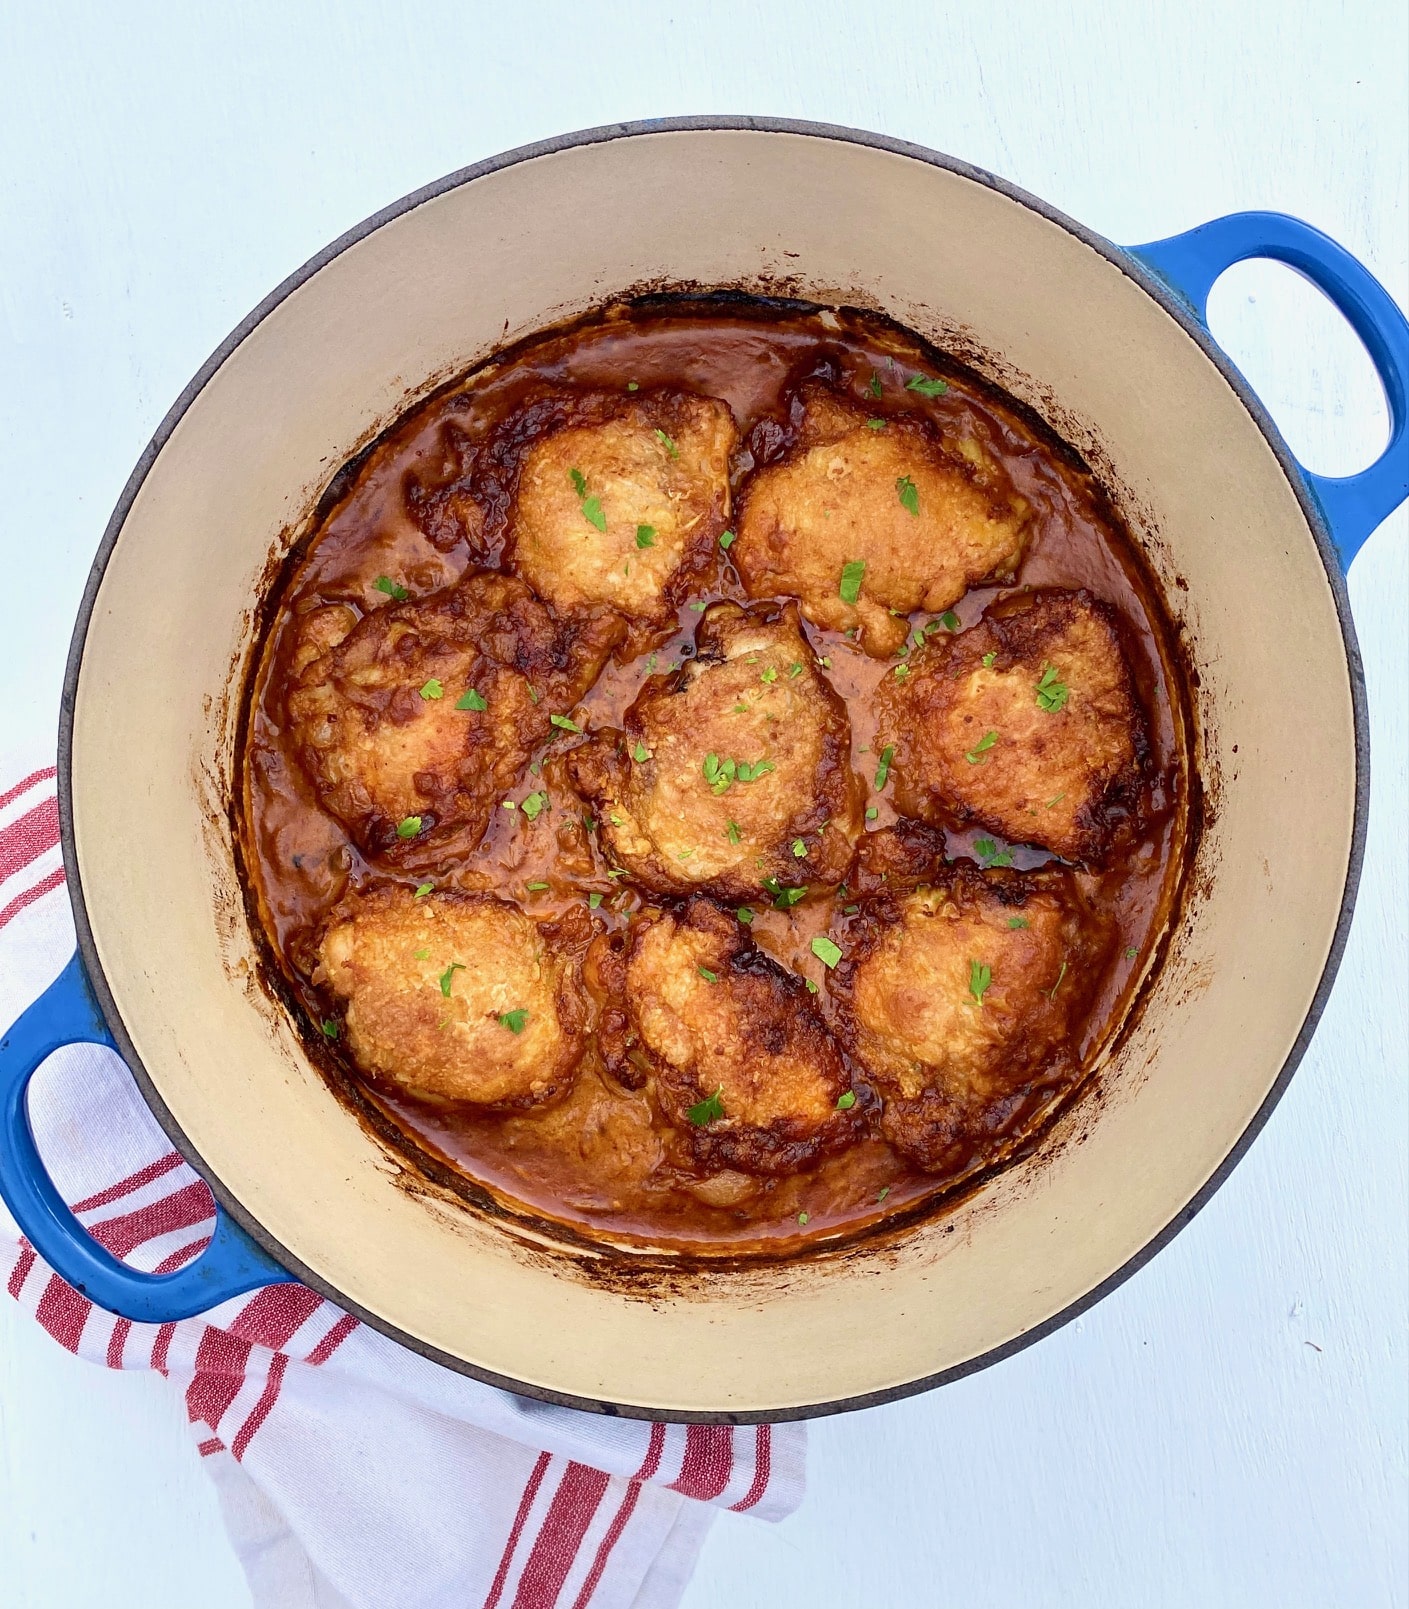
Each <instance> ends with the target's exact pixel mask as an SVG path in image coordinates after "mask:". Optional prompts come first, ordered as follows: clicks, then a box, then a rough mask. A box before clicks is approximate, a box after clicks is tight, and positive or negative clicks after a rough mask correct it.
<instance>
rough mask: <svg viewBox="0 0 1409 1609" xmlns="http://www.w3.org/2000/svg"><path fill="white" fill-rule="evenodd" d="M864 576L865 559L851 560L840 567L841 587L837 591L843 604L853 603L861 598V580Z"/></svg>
mask: <svg viewBox="0 0 1409 1609" xmlns="http://www.w3.org/2000/svg"><path fill="white" fill-rule="evenodd" d="M865 574H866V561H865V559H851V560H849V561H848V562H847V563H846V564H844V565H842V567H841V585H840V587H839V588H838V589H837V590H838V592H839V593H840V595H841V601H842V602H843V603H855V602H856V600H857V599H858V598H859V597H860V596H861V580H862V577H863V576H864V575H865Z"/></svg>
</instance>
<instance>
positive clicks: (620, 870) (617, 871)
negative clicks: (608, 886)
mask: <svg viewBox="0 0 1409 1609" xmlns="http://www.w3.org/2000/svg"><path fill="white" fill-rule="evenodd" d="M607 876H608V877H612V878H616V877H625V876H626V868H625V867H624V866H611V867H609V868H608V869H607Z"/></svg>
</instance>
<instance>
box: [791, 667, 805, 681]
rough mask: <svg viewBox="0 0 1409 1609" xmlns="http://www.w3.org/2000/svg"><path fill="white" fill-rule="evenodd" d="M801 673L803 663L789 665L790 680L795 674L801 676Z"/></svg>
mask: <svg viewBox="0 0 1409 1609" xmlns="http://www.w3.org/2000/svg"><path fill="white" fill-rule="evenodd" d="M801 675H802V666H801V665H789V666H788V678H789V680H791V679H792V678H793V677H794V676H801Z"/></svg>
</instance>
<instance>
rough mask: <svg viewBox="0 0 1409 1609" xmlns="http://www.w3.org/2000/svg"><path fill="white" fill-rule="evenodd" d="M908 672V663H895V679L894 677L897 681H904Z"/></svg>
mask: <svg viewBox="0 0 1409 1609" xmlns="http://www.w3.org/2000/svg"><path fill="white" fill-rule="evenodd" d="M909 674H910V667H909V666H908V665H897V666H896V667H895V679H896V681H898V682H900V681H904V680H905V678H906V677H907V676H908V675H909Z"/></svg>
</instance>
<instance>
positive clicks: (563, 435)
mask: <svg viewBox="0 0 1409 1609" xmlns="http://www.w3.org/2000/svg"><path fill="white" fill-rule="evenodd" d="M738 439H739V438H738V428H737V426H736V425H735V423H734V416H733V414H732V413H731V412H730V410H729V407H728V404H727V403H723V402H720V401H718V400H717V399H715V398H713V397H701V396H696V395H694V394H693V393H692V392H688V391H679V390H672V389H666V388H660V389H652V390H649V391H641V392H637V393H617V392H602V391H585V392H567V391H563V392H553V393H550V394H548V395H545V396H540V397H538V398H535V399H534V400H533V401H532V402H529V403H527V404H525V405H524V406H523V407H521V408H519V409H518V410H517V411H516V412H515V413H513V414H512V415H510V417H509V418H508V419H507V420H505V422H504V424H503V425H502V426H501V427H500V428H499V429H498V430H497V431H496V432H495V433H494V435H493V437H492V438H491V439H490V440H489V441H488V442H487V443H486V444H485V446H484V447H483V449H482V450H481V451H480V452H479V454H478V455H477V458H476V460H475V464H474V467H473V470H472V472H471V473H470V475H469V477H468V485H469V487H470V488H471V489H472V492H473V495H474V497H475V499H476V501H477V503H478V505H479V507H480V509H481V511H482V513H483V514H484V524H483V532H482V536H481V541H484V540H485V539H487V538H488V537H490V536H492V535H493V534H494V533H502V537H503V559H504V562H505V563H506V564H508V565H509V566H510V567H511V568H513V569H514V570H515V571H516V572H517V573H518V574H519V575H521V576H522V577H523V578H524V579H525V580H526V581H527V582H528V583H529V584H530V585H531V586H532V587H533V588H534V590H535V591H536V592H537V593H538V594H539V595H540V596H541V597H542V598H544V599H546V600H547V602H549V603H550V604H551V605H552V606H553V607H554V608H555V609H557V610H559V611H560V612H564V613H575V612H577V611H580V610H583V609H594V608H602V607H607V608H611V609H614V610H616V611H617V612H618V613H619V614H620V615H621V616H622V617H623V618H624V619H625V620H626V621H627V622H628V624H629V627H630V632H629V636H628V640H627V645H626V647H625V648H624V649H623V657H628V658H629V657H631V656H633V655H635V654H637V653H640V652H641V651H643V649H644V648H645V647H647V646H649V645H650V644H651V643H652V642H655V641H661V640H663V639H664V638H665V637H667V636H669V635H670V633H671V631H672V630H673V629H674V627H675V615H676V610H677V609H678V608H679V607H680V605H681V604H682V603H683V602H684V601H685V599H686V598H687V597H688V596H689V594H690V591H691V590H692V588H693V587H694V586H695V585H697V584H698V583H699V582H700V580H701V579H702V578H703V577H704V576H705V575H706V574H708V573H709V572H710V571H711V570H712V569H713V568H714V567H715V565H716V563H717V561H718V555H719V547H718V543H719V537H720V535H721V534H722V532H723V530H724V528H725V526H726V524H727V523H728V519H729V512H730V499H731V493H730V483H729V467H730V460H731V458H732V455H733V452H734V449H735V448H736V446H737V445H738ZM456 495H461V494H456Z"/></svg>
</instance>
